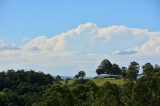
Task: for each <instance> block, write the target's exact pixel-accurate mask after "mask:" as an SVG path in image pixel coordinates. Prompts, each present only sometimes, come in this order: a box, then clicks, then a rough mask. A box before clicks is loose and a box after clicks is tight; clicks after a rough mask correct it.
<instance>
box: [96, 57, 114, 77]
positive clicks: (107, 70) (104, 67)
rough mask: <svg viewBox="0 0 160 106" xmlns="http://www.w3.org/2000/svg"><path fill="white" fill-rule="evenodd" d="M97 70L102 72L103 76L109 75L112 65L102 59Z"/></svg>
mask: <svg viewBox="0 0 160 106" xmlns="http://www.w3.org/2000/svg"><path fill="white" fill-rule="evenodd" d="M98 69H101V70H104V73H103V74H111V72H112V63H111V62H110V61H109V60H107V59H104V60H102V62H101V64H100V65H99V66H98Z"/></svg>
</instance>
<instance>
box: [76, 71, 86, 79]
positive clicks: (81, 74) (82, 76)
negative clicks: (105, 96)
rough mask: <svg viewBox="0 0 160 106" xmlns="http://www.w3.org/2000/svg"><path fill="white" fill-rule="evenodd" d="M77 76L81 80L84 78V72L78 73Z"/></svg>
mask: <svg viewBox="0 0 160 106" xmlns="http://www.w3.org/2000/svg"><path fill="white" fill-rule="evenodd" d="M78 75H79V78H81V79H83V78H84V77H85V75H86V73H85V72H84V71H80V72H79V73H78Z"/></svg>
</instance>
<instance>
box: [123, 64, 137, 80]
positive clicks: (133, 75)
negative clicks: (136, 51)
mask: <svg viewBox="0 0 160 106" xmlns="http://www.w3.org/2000/svg"><path fill="white" fill-rule="evenodd" d="M139 69H140V66H139V64H138V63H137V62H135V61H133V62H131V63H130V65H129V67H128V71H127V75H126V78H127V79H129V80H136V79H137V76H138V73H139Z"/></svg>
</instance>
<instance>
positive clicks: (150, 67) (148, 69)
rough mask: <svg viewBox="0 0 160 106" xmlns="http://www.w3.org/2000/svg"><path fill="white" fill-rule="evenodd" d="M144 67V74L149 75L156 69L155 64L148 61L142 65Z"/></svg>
mask: <svg viewBox="0 0 160 106" xmlns="http://www.w3.org/2000/svg"><path fill="white" fill-rule="evenodd" d="M142 68H143V74H145V75H149V74H150V73H151V72H153V71H154V68H153V65H152V64H151V63H146V64H145V65H143V66H142Z"/></svg>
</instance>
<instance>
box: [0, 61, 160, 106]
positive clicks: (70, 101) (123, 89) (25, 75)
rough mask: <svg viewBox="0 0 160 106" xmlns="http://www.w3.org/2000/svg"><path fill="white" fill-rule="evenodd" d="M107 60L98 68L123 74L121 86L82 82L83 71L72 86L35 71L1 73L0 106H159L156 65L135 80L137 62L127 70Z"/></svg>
mask: <svg viewBox="0 0 160 106" xmlns="http://www.w3.org/2000/svg"><path fill="white" fill-rule="evenodd" d="M106 60H107V59H105V60H104V61H105V62H104V61H102V62H101V64H100V66H99V67H98V69H102V70H103V71H104V70H105V73H112V74H113V72H114V71H118V70H117V69H120V73H119V72H115V73H116V74H115V73H114V74H115V75H117V73H119V74H121V75H123V76H124V77H123V78H124V80H125V83H124V84H122V85H118V84H112V83H110V82H106V83H104V84H103V85H102V86H97V85H96V83H94V82H93V81H92V80H91V79H84V76H85V72H84V71H80V72H79V73H78V74H77V75H75V76H77V77H75V80H73V83H71V84H70V83H69V82H68V80H70V79H66V80H64V81H62V79H61V77H60V76H56V77H53V76H52V75H50V74H44V73H42V72H35V71H34V70H29V71H26V70H16V71H15V70H8V71H6V72H0V106H160V67H159V66H158V65H155V66H153V65H152V64H151V63H146V64H145V65H143V66H142V69H143V75H142V76H141V77H140V78H137V76H138V72H139V69H140V65H139V64H138V63H137V62H135V61H134V62H131V63H130V65H129V66H128V67H127V68H126V67H122V68H115V67H119V66H116V65H113V64H110V65H107V64H106V63H108V62H107V61H106ZM108 61H109V60H108ZM102 63H103V64H102ZM108 66H112V68H111V67H109V69H108ZM115 69H116V70H115ZM96 72H97V71H96ZM62 82H64V83H62Z"/></svg>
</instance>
